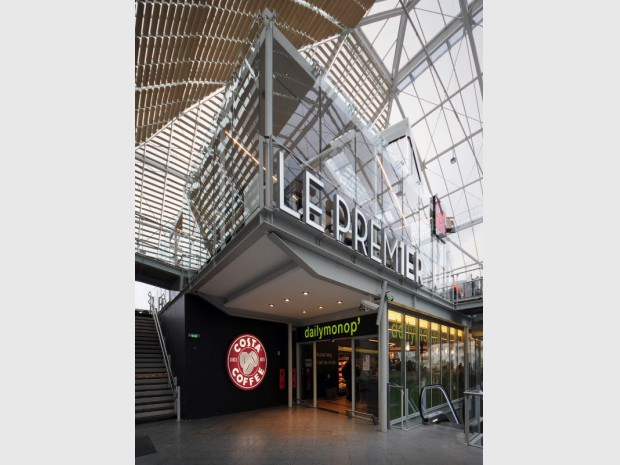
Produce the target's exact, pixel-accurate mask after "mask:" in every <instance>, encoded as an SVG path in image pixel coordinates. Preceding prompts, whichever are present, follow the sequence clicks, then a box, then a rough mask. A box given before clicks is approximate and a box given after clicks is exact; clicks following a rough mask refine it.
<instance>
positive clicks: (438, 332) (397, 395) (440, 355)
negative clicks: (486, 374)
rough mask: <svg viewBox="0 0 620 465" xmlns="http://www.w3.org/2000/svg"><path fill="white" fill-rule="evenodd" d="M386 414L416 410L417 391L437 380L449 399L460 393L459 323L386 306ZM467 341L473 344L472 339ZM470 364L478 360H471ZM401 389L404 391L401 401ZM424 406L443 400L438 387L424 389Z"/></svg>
mask: <svg viewBox="0 0 620 465" xmlns="http://www.w3.org/2000/svg"><path fill="white" fill-rule="evenodd" d="M388 322H389V337H390V339H389V350H390V355H389V357H390V363H389V367H390V368H389V369H390V372H389V382H390V385H391V389H390V405H389V409H390V418H391V420H392V421H395V420H398V419H400V418H401V415H403V414H405V415H408V416H409V417H411V416H412V415H416V414H418V413H419V409H420V405H419V404H420V398H419V395H420V391H421V390H422V388H423V387H424V386H427V385H430V384H441V385H442V386H443V387H444V388H445V389H446V391H447V392H448V393H449V395H450V398H451V399H450V400H451V401H453V402H454V401H456V400H458V399H461V398H462V397H463V391H464V389H465V358H466V357H465V349H466V347H465V344H464V338H465V331H464V328H462V327H457V326H453V325H450V324H441V323H438V322H434V321H429V320H428V319H425V318H424V317H422V316H420V317H417V316H414V315H410V314H405V313H403V312H399V311H395V310H389V312H388ZM471 344H475V341H474V340H473V339H472V340H471ZM473 359H474V357H470V360H472V362H471V363H472V364H474V363H479V362H475V361H473ZM401 391H402V392H404V393H406V397H404V396H403V397H404V401H405V403H406V405H403V404H401V399H402V398H401ZM426 396H427V397H426V407H427V408H433V407H439V406H441V405H443V404H445V399H444V398H443V396H442V395H441V394H440V393H439V391H438V390H432V391H427V392H426Z"/></svg>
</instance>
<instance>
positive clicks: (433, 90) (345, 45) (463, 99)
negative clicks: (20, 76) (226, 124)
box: [135, 0, 483, 278]
mask: <svg viewBox="0 0 620 465" xmlns="http://www.w3.org/2000/svg"><path fill="white" fill-rule="evenodd" d="M268 3H269V2H268ZM299 5H302V4H301V3H300V4H299ZM273 8H275V7H273ZM313 8H315V10H320V8H319V7H317V6H314V7H313ZM482 12H483V2H482V1H481V0H473V1H467V0H378V1H376V2H374V4H372V6H370V8H368V9H367V11H366V13H365V15H364V16H363V18H362V19H361V20H360V21H359V22H358V24H357V26H356V27H354V28H348V27H345V26H344V25H339V28H340V33H338V34H336V35H332V36H331V37H328V38H327V39H324V40H320V41H318V42H315V43H311V44H309V45H305V46H304V47H303V48H302V49H301V51H302V53H303V54H304V56H306V58H308V59H309V60H311V61H312V62H314V64H315V65H316V66H318V67H319V68H320V69H321V70H322V73H323V75H324V76H326V77H328V78H329V79H330V81H331V82H332V83H334V85H335V87H336V88H337V89H338V91H339V92H341V93H343V94H344V95H346V96H347V98H348V99H349V100H350V101H352V102H354V111H355V112H356V116H357V117H359V119H360V120H361V121H363V122H364V123H365V124H367V125H368V127H369V128H372V129H373V130H374V131H376V132H379V131H382V130H384V129H385V128H387V127H388V126H390V125H391V124H395V123H398V122H399V121H401V120H403V119H405V118H407V119H408V121H409V123H410V125H411V134H412V137H413V140H414V144H415V150H416V151H417V154H418V156H419V160H420V162H421V163H422V166H421V175H422V182H423V183H424V184H425V186H426V190H427V191H428V192H430V193H432V194H436V195H438V196H439V198H440V200H441V203H442V207H443V209H444V211H445V212H446V213H447V216H449V217H454V221H455V232H454V233H452V234H449V235H448V236H447V238H446V241H447V243H448V256H449V260H448V261H449V263H448V264H447V265H448V267H449V268H450V269H452V270H453V273H454V274H457V273H460V274H461V276H460V277H462V278H464V277H465V276H467V277H469V274H470V273H472V274H473V276H477V275H478V276H481V275H482V265H483V255H482V240H481V239H482V237H481V236H482V224H483V207H482V205H483V185H482V183H483V114H482V109H483V105H482V100H483V96H482V93H483V76H482V27H483V14H482ZM276 13H277V12H276ZM315 13H316V11H315ZM280 21H282V22H283V21H284V20H283V19H280ZM279 27H281V25H279ZM291 29H295V30H296V31H297V33H300V32H299V28H291ZM137 35H139V34H138V33H137ZM203 78H205V79H208V76H206V77H203ZM214 80H215V79H211V81H214ZM223 90H224V87H222V88H221V90H220V91H217V92H215V93H213V94H211V95H209V96H208V97H206V98H205V99H203V100H202V101H201V102H200V103H198V104H194V105H193V106H192V107H190V108H188V109H186V110H184V111H183V112H182V113H181V114H180V115H179V116H177V117H176V118H174V119H173V120H171V121H169V122H168V123H167V124H166V125H165V126H163V127H162V129H160V130H159V131H158V132H156V133H155V134H154V135H153V136H151V137H150V138H149V139H148V140H146V141H145V142H144V143H140V144H139V145H137V146H136V153H135V156H136V164H135V166H136V170H135V171H136V190H135V209H136V253H142V254H145V255H149V256H151V257H153V258H157V259H160V260H164V261H168V262H171V263H174V264H175V265H177V266H181V267H184V268H189V269H198V268H199V267H200V265H201V264H202V263H203V262H204V260H206V259H207V258H208V252H205V251H204V250H202V249H201V241H200V232H199V231H198V228H196V225H195V222H194V221H193V218H192V215H191V212H190V210H189V208H188V203H187V198H186V194H185V192H186V183H187V180H188V174H189V172H190V171H191V169H192V168H193V167H195V166H196V165H197V164H198V163H199V161H200V159H201V158H202V149H203V147H204V146H205V144H206V142H207V141H208V139H209V137H212V134H213V133H214V128H215V126H216V122H215V121H214V120H215V118H216V117H217V114H218V112H219V108H220V107H221V105H222V103H223V102H224V101H225V99H224V97H223V95H222V91H223ZM333 163H334V166H333V167H332V168H333V170H334V171H338V172H343V173H344V172H346V166H339V164H338V159H337V157H335V158H334V161H333ZM345 176H346V175H345ZM428 201H430V199H428V200H427V202H428ZM423 207H426V208H428V203H427V204H426V205H425V206H423ZM175 238H176V239H175Z"/></svg>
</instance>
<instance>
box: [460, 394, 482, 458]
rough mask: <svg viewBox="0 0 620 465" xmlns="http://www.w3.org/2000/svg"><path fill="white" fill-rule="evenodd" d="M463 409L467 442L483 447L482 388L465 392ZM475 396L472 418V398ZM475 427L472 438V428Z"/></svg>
mask: <svg viewBox="0 0 620 465" xmlns="http://www.w3.org/2000/svg"><path fill="white" fill-rule="evenodd" d="M463 396H464V401H463V410H464V411H465V412H464V421H465V444H467V445H470V446H476V447H480V448H482V389H475V390H473V389H472V390H471V391H465V392H464V393H463ZM472 397H474V418H473V419H470V417H469V413H470V409H471V398H472ZM472 426H473V427H474V431H473V434H472V436H471V438H470V429H471V427H472Z"/></svg>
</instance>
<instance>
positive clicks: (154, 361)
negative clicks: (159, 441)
mask: <svg viewBox="0 0 620 465" xmlns="http://www.w3.org/2000/svg"><path fill="white" fill-rule="evenodd" d="M135 354H136V363H135V365H136V413H135V417H136V423H142V422H147V421H155V420H164V419H169V418H176V411H175V409H174V394H173V392H172V388H171V387H170V384H169V381H168V372H167V371H166V365H165V364H164V355H163V353H162V349H161V346H160V345H159V339H158V337H157V330H156V329H155V322H154V321H153V316H152V315H151V313H150V312H147V311H136V351H135Z"/></svg>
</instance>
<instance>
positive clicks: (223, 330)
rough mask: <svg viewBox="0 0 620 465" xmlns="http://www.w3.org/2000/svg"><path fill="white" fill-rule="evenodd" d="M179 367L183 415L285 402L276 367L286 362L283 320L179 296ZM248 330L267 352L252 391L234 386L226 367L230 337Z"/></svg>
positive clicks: (230, 410)
mask: <svg viewBox="0 0 620 465" xmlns="http://www.w3.org/2000/svg"><path fill="white" fill-rule="evenodd" d="M184 333H185V335H187V333H198V334H200V337H199V338H195V339H194V338H188V337H187V336H186V337H185V371H184V376H183V379H182V380H180V381H181V386H182V387H181V401H182V404H183V408H182V410H181V411H182V416H183V418H187V419H193V418H203V417H207V416H213V415H220V414H225V413H233V412H241V411H244V410H251V409H257V408H264V407H271V406H276V405H286V403H287V390H286V389H280V386H279V370H280V369H281V368H283V369H286V365H287V360H288V358H287V326H286V325H285V324H282V323H272V322H267V321H261V320H252V319H248V318H236V317H231V316H228V315H226V314H225V313H223V312H221V311H219V310H218V309H217V308H215V307H213V306H211V305H209V304H208V303H207V302H205V301H204V300H203V299H201V298H200V297H198V296H194V295H186V296H185V331H184ZM244 333H250V334H253V335H254V336H256V337H257V338H258V339H260V340H261V342H262V343H263V345H264V347H265V350H266V352H267V373H266V375H265V378H264V379H263V381H262V383H261V384H260V385H259V386H258V387H257V388H256V389H254V390H252V391H242V390H240V389H238V388H237V387H235V385H234V384H233V383H232V381H231V380H230V378H229V376H228V372H227V371H226V354H227V351H228V347H229V346H230V343H231V342H232V341H233V340H234V339H235V338H236V337H237V336H240V335H241V334H244Z"/></svg>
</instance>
